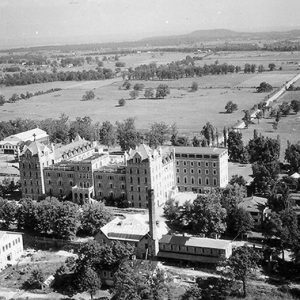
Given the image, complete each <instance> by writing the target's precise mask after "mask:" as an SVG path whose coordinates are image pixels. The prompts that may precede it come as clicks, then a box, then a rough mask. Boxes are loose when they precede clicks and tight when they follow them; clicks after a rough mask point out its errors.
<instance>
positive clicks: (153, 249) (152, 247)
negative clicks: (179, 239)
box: [148, 189, 158, 257]
mask: <svg viewBox="0 0 300 300" xmlns="http://www.w3.org/2000/svg"><path fill="white" fill-rule="evenodd" d="M148 208H149V233H150V241H149V255H150V256H151V257H154V256H157V253H158V235H157V228H156V207H155V199H154V191H153V189H151V190H149V191H148Z"/></svg>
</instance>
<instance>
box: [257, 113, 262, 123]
mask: <svg viewBox="0 0 300 300" xmlns="http://www.w3.org/2000/svg"><path fill="white" fill-rule="evenodd" d="M262 117H263V113H262V111H261V110H259V111H258V112H257V113H256V119H257V122H258V124H259V120H260V119H261V118H262Z"/></svg>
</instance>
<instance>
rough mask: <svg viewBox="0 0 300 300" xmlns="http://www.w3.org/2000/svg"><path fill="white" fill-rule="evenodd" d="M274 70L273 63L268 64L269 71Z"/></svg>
mask: <svg viewBox="0 0 300 300" xmlns="http://www.w3.org/2000/svg"><path fill="white" fill-rule="evenodd" d="M275 68H276V65H275V64H274V63H270V64H269V70H270V71H274V70H275Z"/></svg>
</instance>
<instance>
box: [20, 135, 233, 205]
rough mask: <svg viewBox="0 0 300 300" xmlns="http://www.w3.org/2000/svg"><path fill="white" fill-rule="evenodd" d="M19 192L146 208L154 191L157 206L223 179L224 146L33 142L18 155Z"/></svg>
mask: <svg viewBox="0 0 300 300" xmlns="http://www.w3.org/2000/svg"><path fill="white" fill-rule="evenodd" d="M20 181H21V186H22V194H23V197H30V198H32V199H35V200H38V198H39V197H40V196H42V195H45V194H46V195H52V196H56V197H62V198H66V197H68V199H71V198H72V199H73V201H75V202H77V203H84V202H86V201H89V200H90V199H92V198H94V199H97V200H103V199H108V198H109V199H121V200H124V201H126V203H127V204H128V205H129V206H131V207H137V208H147V207H148V201H147V193H148V191H149V190H150V189H151V190H153V192H154V196H155V204H156V205H157V206H162V205H164V203H165V202H166V201H167V200H168V199H170V198H172V197H173V196H174V194H176V192H177V188H178V190H179V191H182V192H185V191H186V192H194V193H203V192H205V191H207V190H210V189H211V188H223V187H225V186H226V185H227V183H228V155H227V150H226V149H221V148H201V147H158V148H157V149H151V148H150V147H149V146H147V145H145V144H141V145H139V146H138V147H136V149H130V150H129V151H128V152H122V151H114V152H110V153H108V152H104V151H103V149H99V148H98V147H97V145H95V144H94V143H91V142H89V141H86V140H84V139H81V138H80V137H77V138H76V139H75V140H74V141H72V143H70V144H68V145H64V146H62V147H54V146H53V145H51V144H50V145H45V144H42V143H40V142H37V141H34V142H32V143H31V144H30V145H28V146H25V147H24V150H23V152H22V154H21V155H20Z"/></svg>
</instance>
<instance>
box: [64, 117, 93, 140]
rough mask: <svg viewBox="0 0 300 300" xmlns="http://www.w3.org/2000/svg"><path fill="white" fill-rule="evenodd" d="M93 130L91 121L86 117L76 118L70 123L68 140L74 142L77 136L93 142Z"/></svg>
mask: <svg viewBox="0 0 300 300" xmlns="http://www.w3.org/2000/svg"><path fill="white" fill-rule="evenodd" d="M94 133H95V128H94V126H93V124H92V119H91V118H90V117H88V116H85V117H82V118H81V117H77V118H76V119H75V121H73V122H71V124H70V129H69V137H70V140H74V139H75V138H76V137H77V135H79V136H80V137H82V138H84V139H86V140H89V141H92V140H94Z"/></svg>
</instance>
